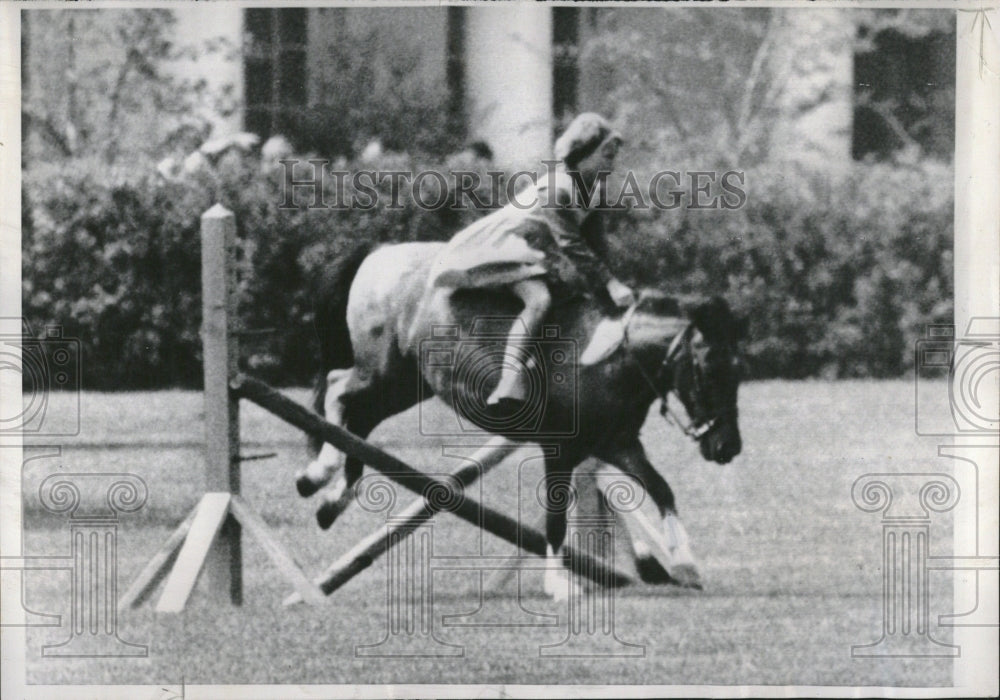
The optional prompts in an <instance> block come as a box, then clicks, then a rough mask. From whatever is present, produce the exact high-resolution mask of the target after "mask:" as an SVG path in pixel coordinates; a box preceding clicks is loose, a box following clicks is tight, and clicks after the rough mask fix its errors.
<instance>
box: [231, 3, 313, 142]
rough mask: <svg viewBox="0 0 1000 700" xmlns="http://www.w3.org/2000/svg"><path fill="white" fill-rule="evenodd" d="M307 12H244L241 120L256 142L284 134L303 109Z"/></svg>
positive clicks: (287, 10)
mask: <svg viewBox="0 0 1000 700" xmlns="http://www.w3.org/2000/svg"><path fill="white" fill-rule="evenodd" d="M306 12H307V11H306V10H305V9H301V8H295V9H271V8H255V9H248V10H246V12H245V13H244V27H245V33H244V54H243V55H244V63H243V76H244V96H245V100H246V116H245V118H244V122H245V126H246V128H247V130H249V131H253V132H254V133H256V134H259V135H260V136H261V138H265V139H266V138H267V137H268V136H271V135H272V134H277V133H286V134H287V133H289V132H290V131H291V130H293V129H294V126H295V124H296V123H297V122H298V121H299V120H300V118H301V115H302V112H303V110H304V108H305V106H306V102H307V99H308V91H307V89H306V41H307V18H308V15H307V14H306Z"/></svg>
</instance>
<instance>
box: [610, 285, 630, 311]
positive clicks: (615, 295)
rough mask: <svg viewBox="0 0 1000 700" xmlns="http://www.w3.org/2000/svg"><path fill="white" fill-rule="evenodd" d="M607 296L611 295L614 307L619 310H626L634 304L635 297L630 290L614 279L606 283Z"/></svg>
mask: <svg viewBox="0 0 1000 700" xmlns="http://www.w3.org/2000/svg"><path fill="white" fill-rule="evenodd" d="M608 294H609V295H611V301H613V302H615V306H618V307H619V308H622V309H627V308H628V307H630V306H632V305H633V304H635V295H634V294H632V290H631V289H629V288H628V287H626V286H625V285H624V284H622V283H621V282H619V281H618V280H616V279H612V280H611V281H610V282H608Z"/></svg>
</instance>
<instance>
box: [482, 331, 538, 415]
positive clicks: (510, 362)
mask: <svg viewBox="0 0 1000 700" xmlns="http://www.w3.org/2000/svg"><path fill="white" fill-rule="evenodd" d="M534 366H535V362H534V359H533V358H531V357H530V355H528V354H527V353H526V352H525V348H524V347H523V346H522V345H521V343H518V342H516V341H513V340H512V341H511V342H509V343H508V345H507V349H506V350H505V351H504V361H503V369H502V370H501V372H500V382H499V383H498V384H497V387H496V389H494V390H493V393H492V394H490V397H489V398H488V399H486V405H487V406H499V405H501V404H503V403H508V402H510V403H514V404H523V403H524V402H525V401H527V400H528V385H527V378H526V377H525V376H524V375H525V373H526V372H529V371H531V370H532V369H533V368H534Z"/></svg>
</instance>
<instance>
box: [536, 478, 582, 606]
mask: <svg viewBox="0 0 1000 700" xmlns="http://www.w3.org/2000/svg"><path fill="white" fill-rule="evenodd" d="M544 479H545V482H544V486H545V494H544V499H543V503H542V507H543V508H544V509H545V539H546V542H547V547H546V550H545V579H544V582H543V588H544V590H545V594H546V595H547V596H549V597H551V598H552V599H553V600H555V601H556V602H562V601H565V600H567V599H568V598H569V597H570V595H571V594H572V593H573V587H575V586H576V585H577V583H576V582H575V581H573V580H572V579H571V578H570V576H569V571H568V570H567V569H566V565H565V558H566V557H565V554H566V552H565V550H564V548H563V545H564V543H565V540H566V514H567V512H568V511H569V509H570V508H572V507H573V505H574V504H575V502H576V493H575V491H574V490H573V486H572V472H571V471H568V470H564V469H561V468H560V467H558V466H554V465H550V463H549V462H548V461H546V465H545V477H544Z"/></svg>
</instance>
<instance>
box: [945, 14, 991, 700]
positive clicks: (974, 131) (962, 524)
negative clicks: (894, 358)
mask: <svg viewBox="0 0 1000 700" xmlns="http://www.w3.org/2000/svg"><path fill="white" fill-rule="evenodd" d="M957 15H958V27H957V34H956V37H957V44H958V46H957V57H956V63H955V73H956V93H955V99H956V109H955V333H956V336H957V337H958V338H962V337H963V336H964V335H965V333H966V330H967V329H968V326H969V321H970V320H971V319H973V318H976V317H993V318H995V317H996V316H997V315H998V309H1000V229H998V223H997V222H998V221H1000V49H998V38H1000V34H998V32H1000V13H998V12H997V11H996V10H990V11H988V12H983V11H980V12H964V11H959V12H958V13H957ZM987 17H988V19H989V23H987V22H986V21H985V20H986V19H987ZM991 26H992V28H991ZM994 376H995V375H994ZM995 440H996V436H995V435H994V437H993V441H994V442H995ZM956 442H960V443H961V442H966V441H965V440H964V439H963V438H959V439H958V440H957V441H956ZM976 452H981V453H982V456H981V458H980V457H973V456H972V455H971V454H970V453H969V452H964V454H963V456H967V457H970V458H972V459H974V460H975V461H976V462H977V463H978V464H980V465H982V466H985V467H986V468H983V469H980V471H979V478H980V480H981V483H980V490H979V493H981V494H993V497H992V498H989V499H981V501H980V502H979V504H978V505H979V509H980V517H979V518H978V521H979V522H978V523H977V522H976V521H975V520H973V519H971V518H970V519H964V521H957V522H956V523H955V553H956V555H958V554H961V553H963V552H964V551H965V550H966V549H967V547H968V544H969V542H974V541H976V540H975V536H976V528H977V527H978V525H979V523H984V524H988V529H986V530H985V531H981V532H979V533H978V535H979V543H980V547H981V548H982V547H984V546H985V547H987V548H989V549H990V550H991V551H988V552H987V551H980V552H978V554H980V555H987V554H991V555H996V554H997V542H996V532H997V507H998V504H997V500H996V494H997V492H998V491H1000V483H998V476H997V466H996V462H995V461H993V462H990V461H989V460H990V456H991V455H990V452H991V451H990V450H988V449H980V450H976ZM995 454H996V453H995V452H993V455H995ZM994 459H995V456H994ZM964 497H966V495H964V494H963V498H964ZM968 497H972V498H975V497H976V495H975V494H968ZM989 524H991V525H989ZM977 575H978V581H979V592H978V593H979V599H980V600H988V599H991V598H992V599H995V598H996V597H997V588H998V580H997V572H996V571H978V572H976V571H956V572H955V587H954V592H955V593H954V595H955V612H963V611H967V610H970V609H972V608H973V607H974V606H975V604H976V603H975V593H976V591H975V585H974V583H973V582H971V581H970V578H973V577H976V576H977ZM954 642H955V644H957V645H959V646H960V647H961V648H962V655H961V657H959V658H957V659H956V660H955V675H954V683H955V686H956V687H960V688H965V690H966V692H967V694H969V695H973V694H983V693H985V694H991V695H995V694H996V693H997V681H996V676H995V675H994V676H993V679H992V683H990V682H987V678H988V677H989V669H994V672H995V669H996V659H997V653H998V649H997V629H996V627H955V635H954Z"/></svg>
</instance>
